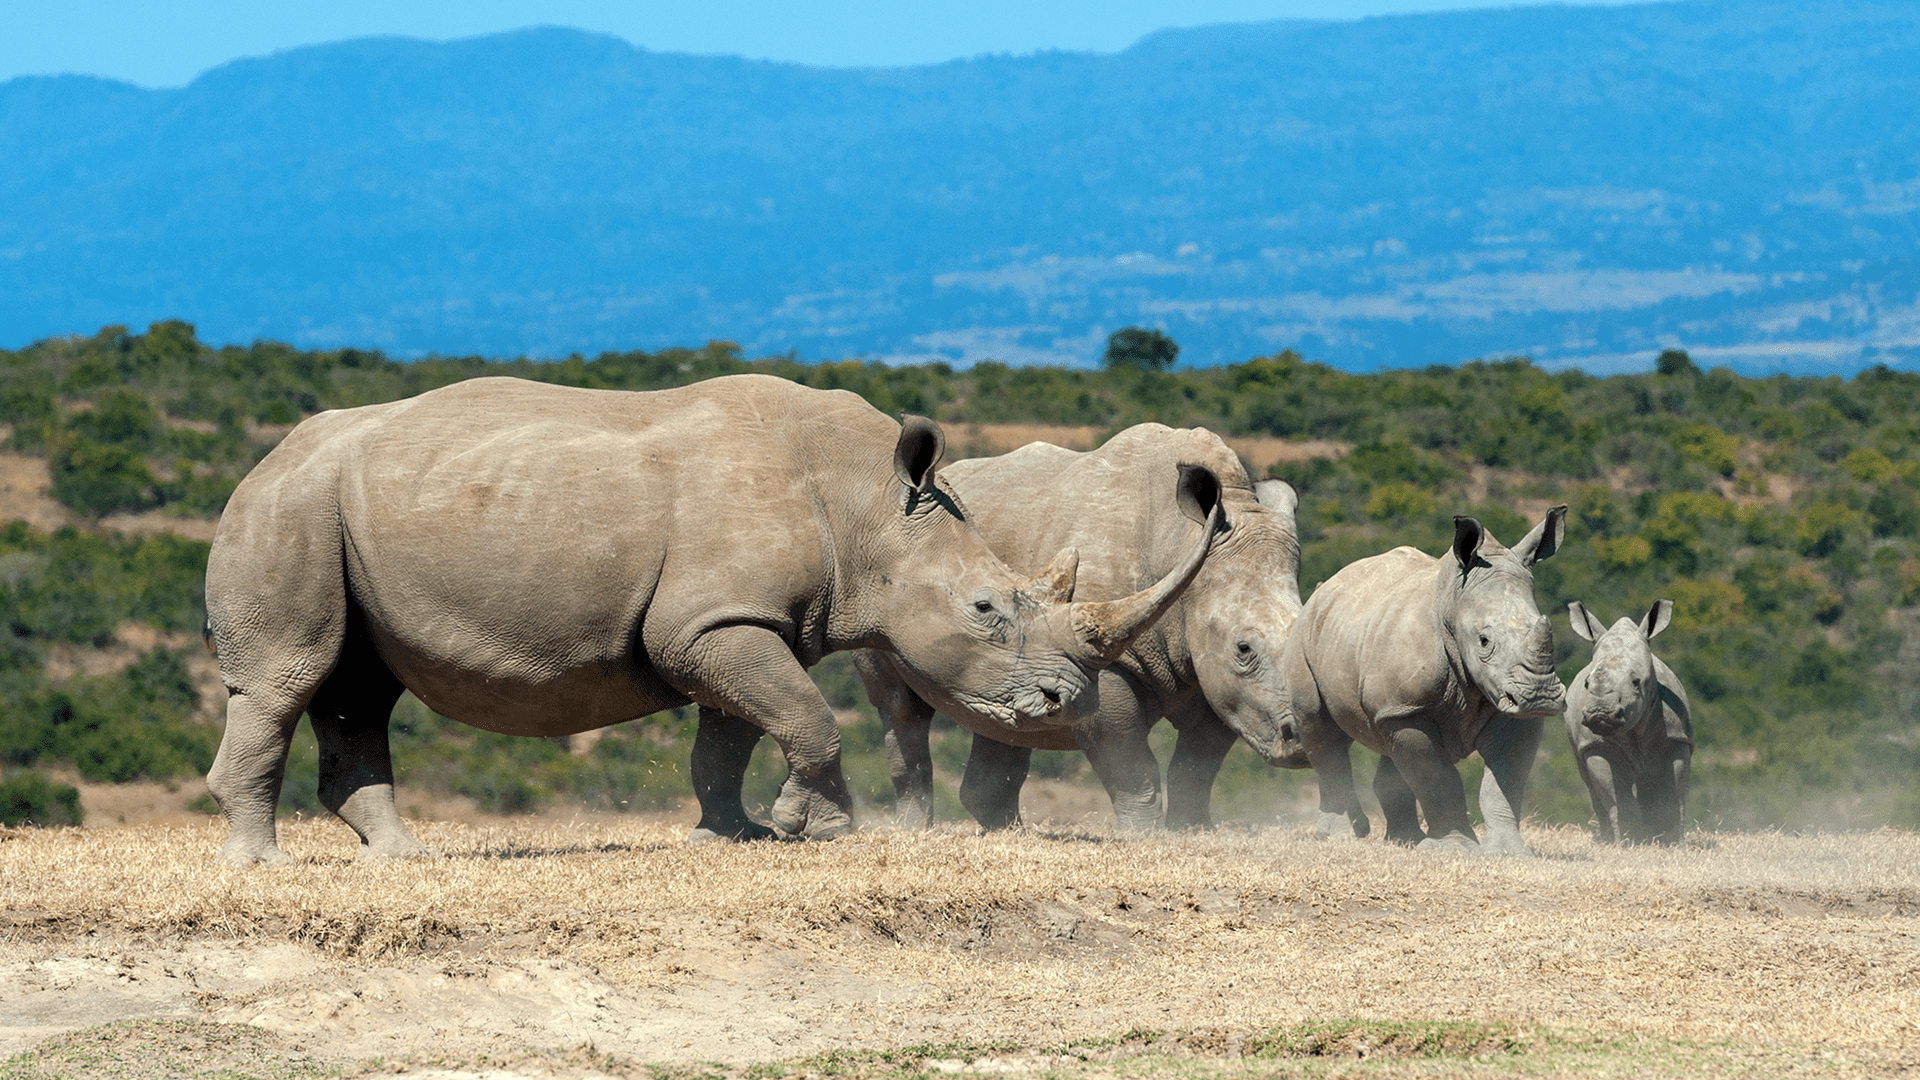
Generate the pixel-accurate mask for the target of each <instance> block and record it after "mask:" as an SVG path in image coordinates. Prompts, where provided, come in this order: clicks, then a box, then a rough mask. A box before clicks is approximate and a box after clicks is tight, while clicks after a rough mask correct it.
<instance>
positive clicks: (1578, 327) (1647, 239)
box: [0, 0, 1920, 374]
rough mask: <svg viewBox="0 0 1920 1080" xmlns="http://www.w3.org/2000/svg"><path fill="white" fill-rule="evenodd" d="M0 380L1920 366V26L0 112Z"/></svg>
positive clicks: (507, 43)
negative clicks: (141, 335) (1145, 328)
mask: <svg viewBox="0 0 1920 1080" xmlns="http://www.w3.org/2000/svg"><path fill="white" fill-rule="evenodd" d="M0 162H3V163H4V164H3V165H0V345H6V346H12V347H17V346H19V345H21V344H24V343H26V342H27V341H30V340H34V339H37V338H40V337H45V336H50V335H57V334H65V333H75V332H91V331H93V330H94V329H96V328H98V327H99V326H100V325H102V324H107V323H128V324H133V325H136V326H138V325H142V324H144V323H145V322H146V321H148V320H151V319H157V318H166V317H179V318H184V319H187V320H189V321H192V322H194V323H196V324H197V325H198V327H199V329H200V332H201V335H202V336H203V337H204V338H207V339H209V340H217V341H243V342H244V341H248V340H251V339H253V338H256V337H270V338H278V339H283V340H287V341H290V342H294V343H296V344H299V345H302V346H307V347H317V346H327V345H348V344H351V345H356V346H362V347H379V348H384V349H386V350H388V351H389V352H390V353H392V354H394V355H399V356H413V355H420V354H424V353H441V354H452V353H484V354H489V355H513V354H532V355H539V356H553V355H563V354H566V353H569V352H574V351H580V352H586V353H592V352H595V351H598V350H601V349H609V348H656V347H661V346H666V345H672V344H699V343H701V342H704V341H706V340H707V339H709V338H726V339H730V340H734V341H738V342H740V343H741V344H742V345H743V346H745V347H746V349H747V351H748V352H749V353H750V354H754V355H759V354H766V353H776V352H779V353H784V352H788V351H790V350H791V351H796V352H797V353H798V355H800V356H802V357H805V358H838V357H842V356H864V357H869V358H875V359H884V360H888V361H892V362H910V361H924V360H933V359H945V360H948V361H950V362H954V363H969V362H974V361H978V360H982V359H988V358H992V359H998V360H1002V361H1005V362H1008V363H1061V364H1089V363H1092V362H1094V361H1095V359H1096V358H1097V357H1098V355H1099V353H1100V348H1101V344H1102V342H1103V340H1104V338H1105V335H1106V334H1107V333H1108V332H1110V331H1112V330H1114V329H1116V328H1118V327H1120V326H1124V325H1128V324H1143V325H1150V326H1160V327H1163V328H1165V329H1166V330H1167V332H1168V333H1170V334H1171V335H1172V336H1173V337H1174V338H1175V339H1176V340H1178V341H1179V342H1180V343H1181V344H1182V346H1183V352H1182V353H1181V362H1182V363H1183V364H1185V363H1195V364H1215V363H1226V362H1237V361H1240V360H1244V359H1246V358H1248V357H1250V356H1254V355H1260V354H1264V353H1271V352H1276V351H1278V350H1280V349H1282V348H1293V349H1295V350H1297V351H1299V352H1301V353H1303V354H1305V355H1306V356H1308V357H1309V358H1313V359H1323V360H1326V361H1329V362H1331V363H1334V364H1336V365H1339V366H1341V367H1344V368H1349V369H1362V370H1370V369H1373V368H1376V367H1382V366H1409V365H1426V364H1432V363H1457V362H1459V361H1462V360H1466V359H1471V358H1474V357H1492V356H1504V355H1511V354H1528V355H1531V356H1533V357H1535V358H1536V359H1537V360H1538V361H1539V362H1541V363H1543V364H1548V365H1555V366H1557V365H1567V364H1574V365H1579V366H1582V367H1584V368H1587V369H1588V370H1592V371H1595V372H1607V371H1614V370H1624V369H1642V368H1646V367H1648V366H1650V364H1651V362H1652V358H1653V355H1654V354H1655V353H1656V352H1657V351H1658V350H1659V349H1660V348H1661V347H1663V346H1669V345H1678V346H1682V347H1685V348H1688V349H1689V350H1691V351H1692V353H1693V355H1694V357H1695V359H1696V360H1697V361H1700V362H1701V363H1702V364H1703V365H1708V364H1722V363H1724V364H1729V365H1731V366H1732V367H1734V368H1735V369H1736V370H1740V371H1742V372H1745V373H1754V372H1757V371H1770V370H1786V371H1794V372H1820V371H1834V372H1838V373H1843V374H1849V373H1851V372H1853V371H1855V370H1857V369H1859V368H1860V367H1862V366H1864V365H1870V364H1874V363H1886V364H1889V365H1891V366H1916V367H1920V4H1914V3H1910V2H1897V3H1885V2H1882V3H1875V2H1864V0H1863V2H1851V0H1810V2H1805V3H1792V4H1785V3H1782V4H1773V3H1693V2H1683V3H1670V4H1651V5H1643V6H1633V7H1599V8H1580V7H1536V8H1516V9H1507V10H1498V11H1472V12H1459V13H1450V14H1433V15H1410V16H1396V17H1390V18H1372V19H1365V20H1360V21H1357V22H1297V21H1287V22H1271V23H1257V24H1248V25H1236V26H1216V27H1207V28H1203V29H1196V30H1180V31H1166V32H1162V33H1158V34H1155V35H1152V36H1150V37H1148V38H1146V39H1145V40H1143V41H1141V42H1140V43H1139V44H1138V45H1136V46H1134V47H1133V48H1131V49H1128V50H1126V51H1125V52H1122V53H1119V54H1116V55H1092V54H1079V53H1043V54H1038V55H1032V56H987V57H980V58H977V59H973V60H965V61H956V62H953V63H948V64H940V65H935V66H930V67H918V68H904V69H884V70H883V69H860V70H853V69H821V68H809V67H802V66H797V65H791V64H776V63H767V62H757V61H748V60H742V59H737V58H727V57H705V56H685V55H675V54H666V53H655V52H648V51H645V50H643V49H638V48H635V47H633V46H631V45H629V44H627V43H626V42H624V41H621V40H619V39H616V38H611V37H605V36H599V35H594V34H587V33H582V32H578V31H572V30H562V29H539V30H527V31H523V32H517V33H510V34H502V35H498V36H493V37H485V38H477V39H471V40H465V41H456V42H451V43H446V44H434V43H428V42H422V41H414V40H406V39H394V38H377V39H367V40H360V41H350V42H345V43H341V44H337V45H327V46H318V47H313V48H305V49H297V50H293V51H290V52H285V53H278V54H275V55H273V56H268V57H264V58H260V59H250V60H241V61H236V62H234V63H230V64H227V65H224V66H222V67H219V68H216V69H214V70H212V71H210V72H208V73H206V74H205V75H202V76H201V77H200V78H198V79H196V80H195V81H194V82H193V83H192V84H191V85H189V86H187V87H185V88H182V89H174V90H144V89H140V88H137V87H134V86H130V85H126V84H123V83H117V82H112V81H108V80H104V79H97V78H89V77H79V76H63V77H53V78H41V77H33V78H19V79H14V80H11V81H9V82H6V83H0Z"/></svg>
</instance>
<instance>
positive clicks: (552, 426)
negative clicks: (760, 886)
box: [207, 375, 1217, 864]
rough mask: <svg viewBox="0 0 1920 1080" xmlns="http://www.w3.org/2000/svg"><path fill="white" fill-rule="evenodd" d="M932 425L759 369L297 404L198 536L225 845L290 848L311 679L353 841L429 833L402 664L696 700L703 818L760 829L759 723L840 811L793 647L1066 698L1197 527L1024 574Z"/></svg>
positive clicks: (446, 689) (979, 702) (816, 797)
mask: <svg viewBox="0 0 1920 1080" xmlns="http://www.w3.org/2000/svg"><path fill="white" fill-rule="evenodd" d="M942 449H943V440H942V436H941V433H940V429H939V427H938V426H937V425H935V424H934V423H933V422H932V421H930V420H926V419H923V418H918V417H910V418H908V420H907V421H906V423H904V424H899V423H895V422H894V421H892V420H890V419H888V418H887V417H886V416H885V415H883V414H881V413H880V412H879V411H877V410H876V409H874V408H873V407H872V406H870V405H868V404H867V403H866V402H865V401H863V400H861V399H860V398H859V397H857V396H855V395H853V394H850V393H846V392H844V391H819V390H810V389H807V388H804V387H801V386H797V385H795V384H793V383H790V382H787V381H785V380H782V379H776V378H772V377H769V376H763V375H743V376H734V377H729V378H723V379H715V380H712V381H710V382H706V383H700V384H697V385H694V386H688V387H683V388H681V389H676V390H663V391H658V392H653V393H630V392H621V391H607V390H580V389H569V388H564V387H556V386H549V385H544V384H540V383H530V382H522V381H520V380H516V379H498V378H494V379H475V380H473V381H470V382H464V383H459V384H456V385H453V386H448V387H444V388H442V389H438V390H433V391H430V392H428V393H425V394H422V395H420V396H419V397H416V398H412V399H409V400H405V401H398V402H393V403H390V404H384V405H370V406H366V407H363V408H358V409H348V410H344V411H340V412H329V413H323V414H321V415H319V416H315V417H313V418H311V419H309V420H307V421H306V422H305V423H303V424H301V425H300V426H299V427H298V428H296V429H294V431H293V433H292V434H290V435H288V436H287V438H286V440H285V441H283V442H282V443H281V444H280V445H279V447H277V448H276V449H275V450H274V451H273V452H272V453H271V454H268V455H267V457H266V458H265V460H263V461H262V462H261V463H260V464H259V466H257V467H256V468H255V469H254V470H253V472H252V473H250V474H249V475H248V476H247V478H246V479H245V480H244V481H243V482H242V483H241V484H240V486H239V488H237V489H236V490H235V491H234V494H233V498H232V500H231V501H230V502H229V503H228V505H227V511H226V514H225V516H223V517H222V518H221V521H220V528H219V532H218V533H217V535H216V536H215V538H214V542H213V552H212V556H211V558H210V560H209V562H208V566H207V615H208V640H209V643H210V644H211V645H212V646H213V647H214V649H215V651H216V653H217V654H218V656H219V658H220V671H221V676H222V678H223V679H224V680H225V682H226V684H227V687H228V689H229V691H230V693H231V695H232V697H231V699H230V700H229V702H228V704H227V727H226V734H225V736H224V737H223V738H222V739H221V742H220V752H219V755H218V756H217V757H216V759H215V760H214V763H213V768H212V770H211V771H210V772H209V773H208V775H207V784H208V787H209V788H211V789H212V792H213V795H214V797H215V798H216V799H218V800H219V802H220V806H221V809H222V810H223V811H224V812H225V813H226V816H227V821H228V824H229V827H230V835H229V839H228V840H227V843H226V846H225V848H224V849H223V850H222V851H221V859H222V861H224V862H228V863H241V864H244V863H251V862H280V861H284V860H285V858H286V856H285V855H283V854H282V853H281V851H280V849H279V847H278V846H277V842H276V839H275V834H274V805H275V803H276V801H277V799H278V796H279V788H280V781H281V776H282V772H283V769H284V766H285V762H286V756H287V747H288V741H289V739H290V738H291V737H292V734H293V730H294V725H295V723H296V722H297V721H298V720H299V717H300V713H301V711H302V710H303V709H304V710H306V711H307V713H308V715H309V716H310V717H311V718H312V721H313V729H314V733H315V735H316V736H317V737H318V740H319V744H320V800H321V802H322V803H324V804H325V805H326V806H327V807H328V808H329V809H331V810H332V811H334V812H335V813H336V814H338V815H339V816H340V817H341V818H343V819H345V821H346V822H347V824H349V825H351V826H352V827H353V828H354V830H355V831H356V832H358V833H359V834H360V838H361V844H362V847H361V854H362V855H371V856H381V855H407V854H413V853H418V852H421V851H422V850H423V849H422V848H421V847H420V845H419V844H418V843H417V842H416V841H415V840H414V838H413V837H412V836H411V835H410V834H409V833H408V831H407V828H406V826H405V824H404V823H402V821H401V820H400V817H399V815H398V814H397V813H396V812H395V809H394V804H393V786H392V785H393V767H392V762H391V758H390V756H389V753H388V744H387V732H386V725H387V721H388V717H389V714H390V712H391V709H392V706H393V704H394V702H395V701H396V700H397V699H398V697H399V696H400V693H401V691H402V689H403V688H404V689H410V690H412V691H413V692H414V693H415V694H417V695H418V696H419V697H420V699H421V700H422V701H424V702H426V704H427V705H429V706H430V707H432V708H434V709H436V710H438V711H439V712H441V713H444V714H445V715H447V716H450V717H453V718H454V719H457V720H460V721H463V722H465V723H469V724H473V725H475V726H478V727H483V728H486V729H488V730H490V731H498V732H504V733H507V734H512V735H537V736H557V735H567V734H571V733H574V732H579V731H586V730H590V729H593V728H598V727H604V726H606V725H608V724H614V723H618V722H620V721H623V720H628V719H631V718H634V717H639V716H645V715H647V714H648V713H651V712H654V711H656V710H658V709H663V708H669V707H673V706H678V705H684V704H686V703H687V702H689V701H693V702H697V703H699V705H700V706H701V726H700V731H699V735H698V737H697V738H696V741H695V744H694V747H693V763H692V764H693V770H692V771H693V780H694V787H695V792H696V794H697V795H698V797H699V799H700V810H701V819H700V824H699V827H698V828H697V829H696V830H695V832H694V839H696V840H698V839H704V838H712V837H732V836H761V835H768V834H769V830H767V829H766V828H765V826H759V825H756V824H754V823H753V822H751V821H749V820H748V818H747V816H746V813H745V811H744V810H743V809H742V807H741V805H740V779H741V774H742V773H743V772H744V770H745V768H746V764H747V755H748V754H749V753H750V752H751V750H752V748H753V744H754V742H755V741H757V740H758V738H759V737H760V734H761V733H762V731H765V732H767V733H770V734H772V735H773V737H774V739H775V740H776V741H777V742H778V743H779V744H780V748H781V750H782V751H783V752H784V753H785V755H786V759H787V761H788V763H789V766H790V772H789V774H788V777H787V780H786V783H785V785H784V787H783V788H782V791H781V794H780V796H779V798H778V800H777V801H776V803H775V805H774V809H773V820H774V822H775V824H776V825H778V826H779V827H780V828H781V829H782V830H784V831H786V832H788V833H792V834H805V835H809V836H815V837H820V836H829V835H832V834H834V833H836V832H838V831H841V830H843V829H845V828H847V827H849V826H850V825H851V817H850V815H849V805H850V799H849V796H848V793H847V791H846V786H845V781H844V778H843V777H842V774H841V769H840V739H839V732H838V728H837V727H836V726H835V723H834V717H833V712H832V710H831V709H830V708H829V707H828V706H827V704H826V702H825V701H824V700H823V699H822V698H821V696H820V693H819V691H818V690H816V689H815V688H814V686H813V683H812V682H811V681H810V680H809V679H808V678H807V675H806V670H805V669H806V667H807V666H808V665H810V664H813V663H815V662H817V661H818V660H819V659H820V657H821V656H823V655H824V654H826V653H829V652H832V651H835V650H839V649H848V648H870V649H881V650H886V651H888V652H889V653H890V654H891V655H893V656H896V657H897V658H898V659H899V664H898V668H899V670H900V671H901V672H902V673H903V675H904V677H905V678H906V679H907V680H908V682H909V683H910V685H912V687H913V689H914V691H915V692H916V693H919V694H923V695H925V696H926V697H927V698H928V700H931V701H935V702H938V703H939V704H940V706H941V707H942V708H951V709H953V710H954V711H955V712H956V713H960V712H969V711H971V712H981V713H987V714H990V715H993V716H996V717H1000V718H1002V719H1003V720H1005V721H1006V722H1009V723H1021V722H1026V721H1029V720H1032V719H1034V718H1037V717H1042V716H1046V715H1049V714H1051V713H1054V712H1056V711H1058V710H1059V709H1061V708H1062V707H1063V706H1064V705H1065V704H1066V703H1070V702H1072V701H1073V700H1074V699H1075V698H1076V697H1078V696H1079V695H1080V694H1081V693H1083V692H1085V691H1086V690H1088V689H1089V688H1090V686H1091V676H1090V672H1092V671H1094V670H1096V669H1098V668H1099V667H1101V666H1103V665H1104V664H1106V663H1107V662H1110V661H1111V660H1113V659H1114V658H1116V657H1118V656H1120V655H1121V654H1122V653H1124V652H1125V651H1126V649H1127V647H1128V645H1129V644H1130V643H1131V642H1132V641H1133V639H1134V637H1135V636H1136V635H1137V634H1139V633H1140V632H1142V631H1143V630H1144V629H1145V628H1146V627H1147V626H1148V625H1149V624H1151V623H1152V622H1153V620H1154V619H1155V618H1157V617H1158V616H1159V615H1160V613H1161V612H1163V611H1164V610H1165V609H1166V608H1167V607H1168V606H1169V605H1171V604H1172V603H1173V602H1174V601H1175V600H1176V599H1177V598H1178V596H1179V594H1180V592H1181V591H1182V589H1183V588H1184V587H1185V585H1186V583H1187V582H1188V581H1189V580H1191V578H1192V576H1193V574H1194V573H1195V572H1196V571H1197V570H1198V568H1199V566H1200V563H1201V562H1202V561H1203V559H1204V557H1205V554H1206V547H1207V538H1206V537H1205V536H1199V537H1196V538H1195V540H1194V542H1193V544H1192V545H1191V550H1190V551H1189V553H1188V555H1189V557H1188V558H1186V559H1184V560H1181V561H1179V562H1178V564H1177V565H1175V566H1173V567H1171V568H1170V570H1169V573H1168V574H1167V576H1166V578H1165V579H1163V580H1161V581H1159V582H1158V583H1156V584H1154V585H1153V586H1151V587H1149V588H1147V589H1144V590H1141V591H1139V592H1137V593H1135V594H1132V595H1129V596H1126V597H1122V598H1117V599H1114V600H1112V601H1110V602H1105V603H1073V602H1071V601H1070V596H1071V593H1072V589H1073V572H1072V567H1073V557H1072V553H1071V552H1063V553H1062V559H1061V560H1059V561H1058V562H1057V563H1056V564H1055V565H1053V566H1051V567H1049V569H1048V571H1047V572H1046V573H1045V574H1043V575H1042V576H1041V577H1040V578H1039V579H1030V578H1027V577H1024V576H1022V575H1017V574H1015V573H1014V572H1013V571H1012V570H1009V569H1008V568H1007V566H1006V565H1005V564H1004V563H1002V562H1001V561H1000V560H999V559H997V558H995V557H994V556H993V554H992V553H991V552H990V551H989V550H988V549H987V546H986V544H985V543H984V542H983V541H982V540H981V539H980V536H979V534H978V533H977V532H975V531H974V529H973V527H972V526H971V525H970V524H968V523H967V522H966V521H965V515H964V512H963V511H962V509H961V507H960V505H959V503H958V501H957V500H956V499H955V498H954V496H953V494H952V492H951V491H950V490H949V489H948V488H946V487H944V486H943V485H942V484H941V483H939V482H938V481H937V480H936V477H935V472H934V469H935V466H936V465H937V463H938V462H939V459H940V456H941V453H942ZM1062 501H1063V503H1064V504H1066V505H1071V503H1072V498H1071V496H1070V495H1068V494H1066V493H1063V495H1062ZM1215 509H1216V512H1217V507H1216V508H1215ZM738 717H744V718H745V719H744V720H742V719H736V718H738Z"/></svg>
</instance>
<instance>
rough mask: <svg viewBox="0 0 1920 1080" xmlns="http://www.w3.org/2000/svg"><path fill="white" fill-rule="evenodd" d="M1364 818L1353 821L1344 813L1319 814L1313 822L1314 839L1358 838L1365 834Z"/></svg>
mask: <svg viewBox="0 0 1920 1080" xmlns="http://www.w3.org/2000/svg"><path fill="white" fill-rule="evenodd" d="M1365 821H1366V819H1365V818H1361V819H1360V821H1354V820H1352V819H1351V818H1349V817H1347V815H1345V814H1321V815H1320V820H1318V821H1316V822H1314V824H1313V835H1314V839H1316V840H1358V839H1360V838H1361V837H1363V836H1365V835H1367V826H1366V825H1365V824H1364V822H1365Z"/></svg>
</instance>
